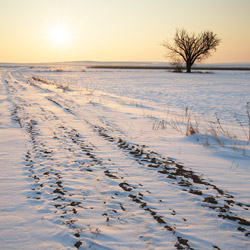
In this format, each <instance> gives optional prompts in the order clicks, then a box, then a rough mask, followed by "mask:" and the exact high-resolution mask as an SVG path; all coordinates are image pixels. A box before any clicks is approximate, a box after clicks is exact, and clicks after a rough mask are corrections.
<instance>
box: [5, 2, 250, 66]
mask: <svg viewBox="0 0 250 250" xmlns="http://www.w3.org/2000/svg"><path fill="white" fill-rule="evenodd" d="M249 13H250V1H248V0H238V1H234V0H220V1H218V0H210V1H203V0H189V1H186V0H175V1H171V0H136V1H135V0H126V1H125V0H105V1H104V0H37V1H34V0H22V1H20V0H8V1H1V3H0V31H1V40H0V62H12V63H39V62H60V61H88V60H91V61H158V62H160V61H166V59H165V58H164V54H165V50H164V47H162V46H161V45H160V44H161V43H162V41H163V40H166V39H171V38H173V36H174V33H175V31H176V28H185V29H187V30H188V31H190V32H201V31H204V30H211V31H213V32H215V33H216V34H217V35H218V36H219V37H220V38H221V39H222V43H221V44H220V45H219V47H218V49H217V51H216V52H214V53H213V54H212V56H211V57H209V58H208V59H207V60H206V61H205V62H206V63H233V62H250V46H249V44H250V33H249V25H250V15H249Z"/></svg>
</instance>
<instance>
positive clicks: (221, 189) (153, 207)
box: [0, 63, 250, 249]
mask: <svg viewBox="0 0 250 250" xmlns="http://www.w3.org/2000/svg"><path fill="white" fill-rule="evenodd" d="M0 66H1V67H0V73H1V80H0V104H1V110H0V133H1V136H0V157H1V162H0V164H1V165H0V171H1V176H0V179H1V181H0V204H1V205H0V229H1V231H0V241H1V247H0V248H1V249H77V248H79V249H250V247H249V243H250V214H249V210H250V199H249V191H250V184H249V183H250V178H249V176H250V142H249V139H250V138H249V136H250V135H249V133H250V125H249V122H250V114H249V108H250V107H249V104H248V102H250V98H249V97H250V73H249V71H216V72H210V73H205V74H204V73H200V72H198V73H194V74H177V73H172V72H167V71H166V70H125V69H124V70H114V69H89V68H86V67H85V66H86V65H85V64H83V63H64V64H40V65H39V64H34V65H11V64H7V65H3V64H2V65H0Z"/></svg>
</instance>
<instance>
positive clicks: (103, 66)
mask: <svg viewBox="0 0 250 250" xmlns="http://www.w3.org/2000/svg"><path fill="white" fill-rule="evenodd" d="M87 68H92V69H169V70H175V69H176V67H174V66H132V65H129V66H126V65H94V66H87ZM181 69H182V70H185V67H181ZM193 69H194V70H249V71H250V67H236V66H235V67H220V66H218V67H206V66H203V67H198V66H197V67H196V66H194V67H193Z"/></svg>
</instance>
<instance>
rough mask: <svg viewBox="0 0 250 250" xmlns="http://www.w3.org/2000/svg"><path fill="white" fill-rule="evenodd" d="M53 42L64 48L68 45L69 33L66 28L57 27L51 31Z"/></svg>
mask: <svg viewBox="0 0 250 250" xmlns="http://www.w3.org/2000/svg"><path fill="white" fill-rule="evenodd" d="M51 40H52V42H53V43H54V44H55V45H57V46H63V45H66V44H67V43H68V40H69V32H68V29H67V28H66V27H64V26H56V27H54V28H53V29H52V30H51Z"/></svg>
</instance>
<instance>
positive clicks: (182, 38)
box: [161, 29, 221, 73]
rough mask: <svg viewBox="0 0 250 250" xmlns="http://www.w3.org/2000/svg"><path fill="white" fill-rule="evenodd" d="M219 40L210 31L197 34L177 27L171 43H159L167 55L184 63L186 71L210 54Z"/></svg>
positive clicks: (189, 70)
mask: <svg viewBox="0 0 250 250" xmlns="http://www.w3.org/2000/svg"><path fill="white" fill-rule="evenodd" d="M220 42H221V40H220V39H219V38H218V37H217V35H216V34H214V33H213V32H212V31H204V32H201V33H199V34H197V35H196V34H195V33H188V32H187V31H186V30H185V29H177V30H176V33H175V37H174V39H173V45H172V44H171V43H169V42H168V41H164V42H163V43H162V44H161V45H162V46H164V47H165V48H166V49H167V55H166V56H167V57H169V58H171V59H172V60H173V61H179V60H181V61H183V62H185V63H186V69H187V72H188V73H190V72H191V67H192V66H193V64H194V62H195V61H198V62H200V61H202V60H204V59H206V58H207V57H209V56H210V55H211V52H212V51H213V50H216V47H217V46H218V45H219V44H220Z"/></svg>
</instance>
